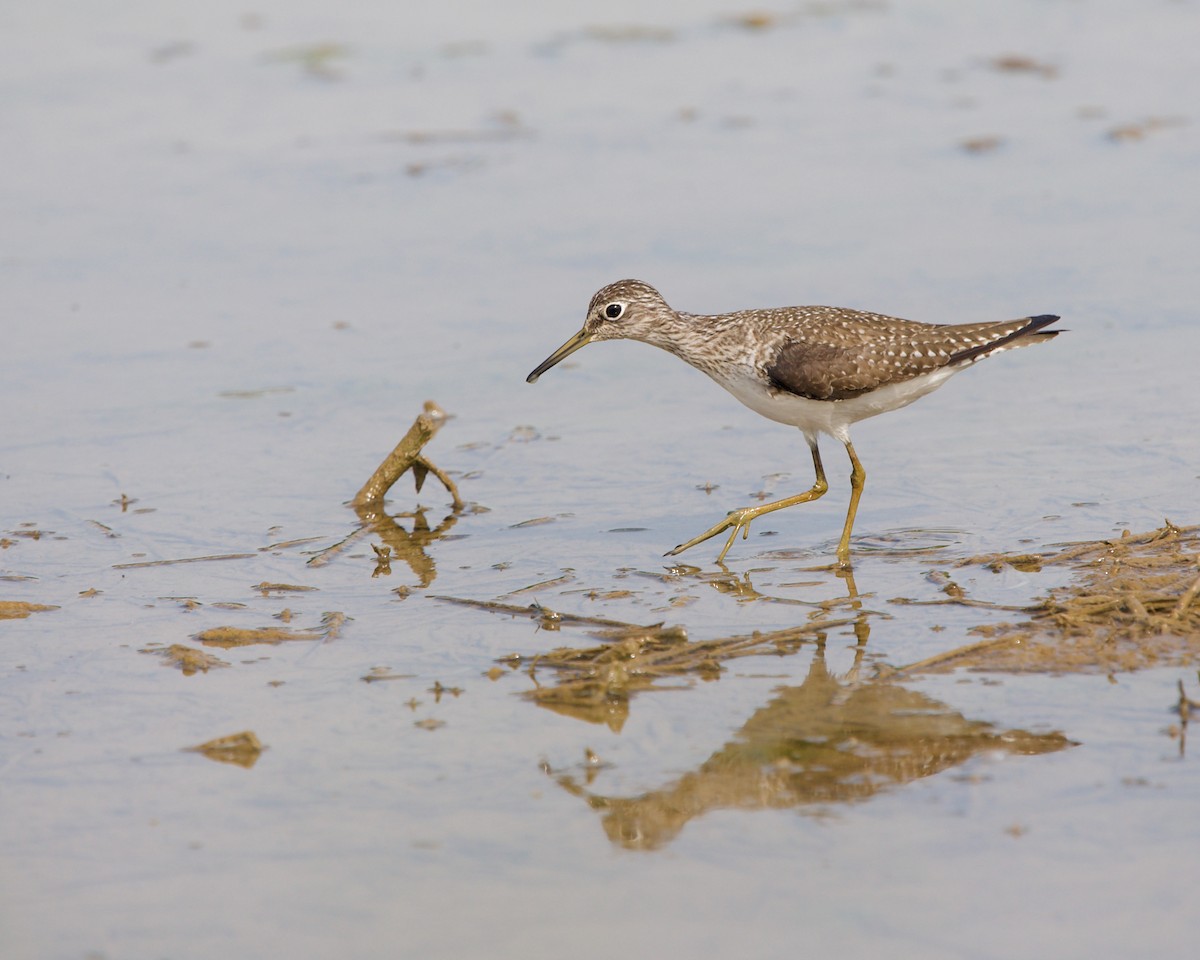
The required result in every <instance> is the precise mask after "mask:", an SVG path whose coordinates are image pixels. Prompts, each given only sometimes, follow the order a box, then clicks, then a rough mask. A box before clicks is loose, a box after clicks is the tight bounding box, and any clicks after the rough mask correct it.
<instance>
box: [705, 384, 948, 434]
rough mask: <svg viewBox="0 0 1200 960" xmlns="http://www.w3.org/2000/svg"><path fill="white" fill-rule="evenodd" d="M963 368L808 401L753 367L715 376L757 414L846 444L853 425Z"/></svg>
mask: <svg viewBox="0 0 1200 960" xmlns="http://www.w3.org/2000/svg"><path fill="white" fill-rule="evenodd" d="M960 369H962V368H960V367H943V368H942V369H940V370H934V371H932V372H931V373H926V374H922V375H921V376H919V377H914V378H913V379H912V380H905V381H904V382H903V383H891V384H888V385H887V386H883V387H879V388H878V389H877V390H872V391H871V392H870V393H864V394H862V395H860V396H857V397H851V398H849V399H847V400H808V399H806V398H804V397H798V396H796V395H795V394H792V393H787V392H784V391H778V392H772V391H771V390H769V389H768V388H767V386H766V385H765V384H764V383H763V382H762V380H760V379H758V378H757V377H755V376H753V375H752V369H751V368H750V367H739V368H738V369H737V371H736V373H735V374H734V375H733V376H731V377H728V378H717V377H713V379H714V380H716V381H717V383H719V384H720V385H721V386H723V387H724V388H725V389H726V390H728V391H729V392H730V393H732V394H733V395H734V396H735V397H737V398H738V399H739V400H740V401H742V403H744V404H745V405H746V406H748V407H749V408H750V409H751V410H753V411H754V412H755V413H759V414H762V416H764V417H766V418H767V419H769V420H774V421H776V422H777V423H786V424H788V425H789V426H793V427H799V428H800V429H801V430H803V431H804V432H805V434H807V435H809V436H815V435H816V434H817V433H827V434H829V435H830V436H832V437H836V438H837V439H839V440H841V441H842V442H843V443H845V442H847V441H848V440H849V438H850V435H849V432H848V428H849V426H850V424H852V423H857V422H858V421H859V420H865V419H867V417H873V416H875V415H876V414H879V413H887V412H888V411H889V410H898V409H900V408H901V407H905V406H908V404H910V403H912V402H913V401H914V400H919V399H920V398H921V397H923V396H925V394H927V393H932V392H933V391H934V390H936V389H937V388H938V387H940V386H941V385H942V384H943V383H945V382H946V381H947V380H949V379H950V378H951V377H952V376H954V374H956V373H957V372H958V371H959V370H960Z"/></svg>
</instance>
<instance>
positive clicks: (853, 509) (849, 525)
mask: <svg viewBox="0 0 1200 960" xmlns="http://www.w3.org/2000/svg"><path fill="white" fill-rule="evenodd" d="M846 452H847V453H848V454H850V509H849V510H847V511H846V525H845V526H844V527H843V528H842V539H841V540H840V541H839V542H838V548H837V558H838V566H840V567H848V566H850V531H851V530H852V529H853V528H854V516H855V514H857V513H858V500H859V498H860V497H861V496H862V492H863V486H865V484H866V482H867V471H866V470H864V469H863V465H862V464H861V463H859V462H858V456H857V455H856V454H855V452H854V445H853V444H852V443H851V442H850V441H849V440H847V441H846Z"/></svg>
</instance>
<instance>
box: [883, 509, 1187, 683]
mask: <svg viewBox="0 0 1200 960" xmlns="http://www.w3.org/2000/svg"><path fill="white" fill-rule="evenodd" d="M960 565H976V566H982V567H985V568H986V569H989V570H993V571H999V570H1002V569H1003V568H1004V567H1006V566H1012V567H1014V568H1015V569H1020V570H1025V571H1038V570H1041V569H1042V568H1044V567H1068V568H1070V569H1073V570H1074V571H1075V579H1074V581H1073V582H1072V583H1069V584H1068V585H1066V586H1064V587H1060V588H1057V589H1055V590H1052V591H1051V592H1050V593H1049V594H1048V595H1047V596H1046V597H1044V598H1043V599H1042V600H1041V601H1039V602H1037V603H1035V604H1033V605H1031V606H1029V607H1024V608H1016V609H1018V610H1020V611H1021V612H1023V613H1025V614H1027V618H1026V619H1024V620H1022V621H1020V622H1018V623H1000V624H994V625H988V626H980V627H976V628H974V630H973V631H972V632H973V633H976V634H978V635H981V636H983V637H984V639H982V640H980V641H978V642H976V643H971V644H967V645H966V646H962V647H958V648H956V649H953V650H949V651H946V652H944V653H940V654H937V655H936V656H933V657H928V658H926V659H925V660H921V661H919V662H917V663H912V664H909V665H907V666H905V667H902V668H900V670H901V671H903V672H907V673H912V672H918V671H929V670H944V669H955V668H960V667H967V668H970V669H975V670H1001V671H1014V672H1028V671H1033V672H1042V673H1044V672H1059V671H1072V672H1075V671H1106V672H1112V671H1126V670H1137V669H1141V668H1144V667H1150V666H1162V665H1168V664H1180V663H1192V662H1195V660H1196V659H1197V658H1198V657H1200V602H1197V601H1198V598H1200V526H1192V527H1179V526H1176V525H1175V524H1173V523H1171V522H1170V521H1169V520H1168V521H1165V522H1164V525H1163V526H1162V527H1160V528H1158V529H1157V530H1151V531H1148V532H1146V533H1141V534H1131V533H1130V532H1129V531H1128V530H1126V531H1125V532H1124V533H1123V534H1122V535H1121V536H1120V537H1118V538H1115V539H1111V540H1093V541H1087V542H1083V543H1070V544H1064V545H1062V546H1060V547H1058V548H1057V549H1052V550H1048V551H1046V552H1044V553H1040V554H1016V555H1007V554H989V555H986V556H977V557H970V558H968V559H966V560H963V561H962V562H961V564H960ZM934 602H935V603H936V602H949V603H960V604H970V605H979V606H992V605H989V604H985V603H983V602H982V601H974V602H972V601H970V600H968V599H966V598H962V597H960V598H957V599H948V600H946V601H934ZM993 608H996V609H1013V608H1011V607H1008V608H1004V607H999V608H997V607H993Z"/></svg>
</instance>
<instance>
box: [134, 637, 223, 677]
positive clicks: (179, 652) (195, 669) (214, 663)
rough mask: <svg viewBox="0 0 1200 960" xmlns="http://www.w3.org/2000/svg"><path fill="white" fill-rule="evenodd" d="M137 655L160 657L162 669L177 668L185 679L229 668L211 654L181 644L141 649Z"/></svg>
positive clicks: (157, 645) (156, 645) (155, 645)
mask: <svg viewBox="0 0 1200 960" xmlns="http://www.w3.org/2000/svg"><path fill="white" fill-rule="evenodd" d="M138 653H149V654H153V655H154V656H156V657H162V658H163V661H164V662H163V666H164V667H178V668H179V669H180V670H182V671H183V675H184V676H185V677H190V676H193V675H195V674H196V673H208V671H209V670H212V669H219V668H221V667H227V666H229V664H228V663H227V662H226V661H224V660H222V659H220V658H219V657H214V656H213V655H212V654H211V653H205V652H204V651H203V650H197V649H196V648H195V647H188V646H184V645H183V644H182V643H173V644H171V645H170V646H169V647H164V646H161V645H159V644H154V645H151V646H149V647H144V648H142V649H141V650H139V651H138Z"/></svg>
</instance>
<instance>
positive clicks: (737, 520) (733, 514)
mask: <svg viewBox="0 0 1200 960" xmlns="http://www.w3.org/2000/svg"><path fill="white" fill-rule="evenodd" d="M808 446H809V448H810V449H811V450H812V458H813V469H814V470H815V471H816V474H817V478H816V480H814V481H813V485H812V489H811V490H805V491H804V493H800V494H797V495H796V496H794V497H787V498H785V499H783V500H776V501H774V502H773V503H764V504H762V505H761V506H758V507H742V508H741V509H740V510H731V511H729V513H728V514H726V516H725V519H723V520H721V521H720V522H719V523H716V524H714V525H713V526H711V527H709V529H707V530H705V531H704V533H702V534H700V536H698V537H692V539H691V540H689V541H688V542H687V543H681V544H680V545H679V546H677V547H676V548H675V549H674V550H668V551H667V552H666V554H664V556H668V557H673V556H676V555H677V554H680V553H683V551H684V550H690V549H691V548H692V547H694V546H696V544H698V543H703V542H704V541H705V540H708V539H710V538H711V537H715V536H716V535H717V534H718V533H724V532H725V531H726V530H729V539H728V540H726V541H725V546H724V548H722V550H721V552H720V553H719V554H718V555H717V563H720V562H721V561H722V560H724V559H725V554H727V553H728V552H729V548H730V547H732V546H733V541H734V540H736V539H737V535H738V531H739V530H740V531H741V532H742V539H743V540H744V539H746V537H748V536H750V522H751V521H752V520H755V519H757V518H758V517H761V516H762V515H763V514H764V513H771V512H773V511H775V510H782V509H784V507H794V506H795V505H796V504H798V503H808V501H809V500H816V499H817V498H818V497H822V496H824V495H825V491H827V490H828V489H829V483H828V482H827V481H826V480H825V468H824V467H823V466H822V465H821V453H820V451H819V450H818V449H817V440H816V437H810V438H808ZM846 447H847V449H849V448H850V445H849V444H846ZM850 457H851V460H852V461H853V462H854V464H855V469H856V470H858V471H859V474H858V475H859V485H858V487H857V490H858V491H861V489H862V479H861V478H862V476H863V474H862V467H861V466H858V460H857V459H855V457H854V451H853V450H850ZM853 482H854V479H853V476H852V477H851V483H853ZM857 504H858V498H857V496H856V495H855V496H852V497H851V500H850V511H851V514H850V517H849V518H848V519H847V521H846V524H847V526H846V532H845V533H843V534H842V541H843V544H845V545H846V548H847V553H848V552H849V546H848V544H849V540H850V526H849V525H850V523H851V521H852V520H853V519H854V508H855V506H856V505H857ZM730 527H732V528H733V529H732V530H730ZM838 557H839V559H840V558H841V548H840V547H839V548H838Z"/></svg>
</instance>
